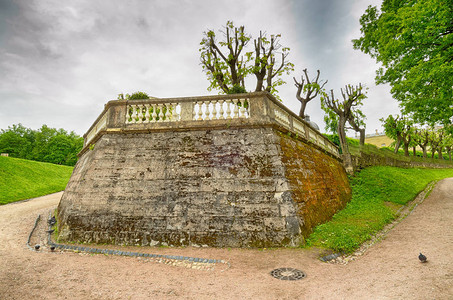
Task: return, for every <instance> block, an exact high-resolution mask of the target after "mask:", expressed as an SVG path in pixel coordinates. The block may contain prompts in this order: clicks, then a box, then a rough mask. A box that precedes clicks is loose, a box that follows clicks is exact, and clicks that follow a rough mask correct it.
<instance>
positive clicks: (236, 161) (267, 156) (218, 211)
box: [58, 93, 351, 247]
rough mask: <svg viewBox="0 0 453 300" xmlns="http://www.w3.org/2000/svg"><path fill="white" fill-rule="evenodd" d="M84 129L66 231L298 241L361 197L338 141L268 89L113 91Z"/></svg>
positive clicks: (63, 216) (65, 201)
mask: <svg viewBox="0 0 453 300" xmlns="http://www.w3.org/2000/svg"><path fill="white" fill-rule="evenodd" d="M239 96H240V97H239ZM228 97H229V98H228ZM290 136H291V137H290ZM84 137H85V145H84V148H83V150H82V151H81V153H80V157H79V161H78V162H77V164H76V166H75V168H74V171H73V174H72V176H71V179H70V181H69V183H68V186H67V188H66V190H65V192H64V194H63V197H62V199H61V201H60V204H59V207H58V219H59V222H58V226H59V238H60V239H61V240H62V241H79V242H95V243H114V244H133V245H135V244H139V245H175V246H180V245H198V246H215V247H276V246H297V245H299V244H300V243H302V242H303V240H304V237H306V236H307V235H308V234H309V233H310V232H311V230H312V228H313V227H314V226H315V225H317V224H319V223H321V222H324V221H326V220H328V219H329V218H330V217H331V216H332V215H333V214H334V213H335V212H336V211H337V210H338V209H340V208H342V207H343V206H344V205H345V204H346V203H347V202H348V201H349V199H350V196H351V190H350V188H349V183H348V180H347V177H346V174H345V170H344V168H343V166H342V164H341V160H340V158H339V155H338V149H337V148H336V147H335V146H334V145H333V144H332V143H331V142H330V141H328V140H327V139H326V138H325V137H323V136H322V135H321V134H320V133H319V132H318V131H317V130H315V129H314V128H311V127H310V126H309V124H308V123H306V122H305V121H303V120H301V119H300V118H298V117H297V116H295V115H294V114H293V113H292V112H290V111H289V110H288V109H286V108H285V107H284V106H283V105H282V104H281V103H279V102H278V101H276V100H275V99H274V98H273V97H272V96H271V95H270V94H267V93H252V94H241V95H231V96H227V98H226V99H223V98H221V97H217V96H215V97H213V96H210V97H204V98H200V99H198V98H172V99H152V100H151V99H150V100H143V101H137V102H126V101H111V102H109V103H108V104H107V105H106V108H105V110H104V111H103V113H102V114H101V115H100V116H99V117H98V119H97V120H96V122H95V123H94V124H93V126H91V128H90V129H89V131H88V133H87V134H86V135H85V136H84Z"/></svg>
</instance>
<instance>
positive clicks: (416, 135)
mask: <svg viewBox="0 0 453 300" xmlns="http://www.w3.org/2000/svg"><path fill="white" fill-rule="evenodd" d="M381 122H382V123H383V126H384V129H385V134H386V135H387V136H388V137H390V138H392V139H394V140H395V148H394V151H395V153H398V150H399V148H400V147H402V148H403V150H404V155H405V156H409V152H410V149H412V152H413V155H414V156H416V155H417V151H416V148H417V147H419V148H420V149H421V150H422V153H423V154H422V156H423V157H424V158H427V157H428V150H430V152H431V158H434V156H435V153H436V152H437V153H438V158H439V159H444V156H443V153H447V154H448V159H449V160H451V151H452V148H453V134H452V133H453V128H452V126H451V125H450V126H442V127H437V128H436V127H429V126H422V125H420V124H417V123H415V121H414V120H413V119H412V118H410V117H408V116H404V115H402V116H399V115H397V116H396V117H394V116H392V115H389V116H388V117H387V118H386V119H384V118H382V119H381Z"/></svg>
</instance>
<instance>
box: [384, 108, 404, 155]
mask: <svg viewBox="0 0 453 300" xmlns="http://www.w3.org/2000/svg"><path fill="white" fill-rule="evenodd" d="M380 121H381V122H382V123H383V124H382V125H383V126H384V132H385V135H386V136H388V137H389V138H392V139H394V140H395V151H394V152H395V153H398V149H399V148H400V146H401V144H402V142H403V136H402V132H403V130H404V127H405V118H403V117H400V116H398V115H397V116H396V117H393V116H392V115H389V116H388V117H387V118H386V119H384V118H381V119H380Z"/></svg>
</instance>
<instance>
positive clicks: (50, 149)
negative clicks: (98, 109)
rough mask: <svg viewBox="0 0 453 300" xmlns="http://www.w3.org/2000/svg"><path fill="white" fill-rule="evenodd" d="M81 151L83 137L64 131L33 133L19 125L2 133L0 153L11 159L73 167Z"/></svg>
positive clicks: (33, 131)
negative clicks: (6, 154) (7, 155)
mask: <svg viewBox="0 0 453 300" xmlns="http://www.w3.org/2000/svg"><path fill="white" fill-rule="evenodd" d="M82 147H83V138H82V137H80V136H79V135H77V134H75V133H74V132H73V131H71V132H70V133H68V132H67V131H66V130H64V129H62V128H60V129H55V128H50V127H48V126H47V125H43V126H42V127H41V128H40V129H38V130H32V129H30V128H26V127H24V126H23V125H22V124H20V123H19V124H17V125H13V126H9V127H8V129H6V130H5V129H1V130H0V152H1V153H8V154H9V156H11V157H17V158H24V159H30V160H36V161H42V162H49V163H54V164H60V165H67V166H73V165H75V163H76V162H77V153H78V152H79V151H80V150H81V149H82Z"/></svg>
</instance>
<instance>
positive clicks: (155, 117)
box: [151, 104, 157, 122]
mask: <svg viewBox="0 0 453 300" xmlns="http://www.w3.org/2000/svg"><path fill="white" fill-rule="evenodd" d="M151 107H152V109H153V114H152V120H153V122H157V106H156V104H151Z"/></svg>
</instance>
